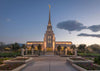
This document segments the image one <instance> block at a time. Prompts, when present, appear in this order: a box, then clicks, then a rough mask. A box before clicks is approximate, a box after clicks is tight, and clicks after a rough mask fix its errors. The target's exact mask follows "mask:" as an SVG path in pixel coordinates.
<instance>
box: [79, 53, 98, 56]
mask: <svg viewBox="0 0 100 71" xmlns="http://www.w3.org/2000/svg"><path fill="white" fill-rule="evenodd" d="M78 55H80V56H100V54H97V53H78Z"/></svg>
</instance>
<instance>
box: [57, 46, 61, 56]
mask: <svg viewBox="0 0 100 71" xmlns="http://www.w3.org/2000/svg"><path fill="white" fill-rule="evenodd" d="M57 50H58V52H59V55H60V50H61V46H60V45H59V46H58V47H57Z"/></svg>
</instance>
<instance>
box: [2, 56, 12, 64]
mask: <svg viewBox="0 0 100 71" xmlns="http://www.w3.org/2000/svg"><path fill="white" fill-rule="evenodd" d="M9 59H12V58H8V57H7V58H0V64H3V61H4V60H9Z"/></svg>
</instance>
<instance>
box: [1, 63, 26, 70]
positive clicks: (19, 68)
mask: <svg viewBox="0 0 100 71" xmlns="http://www.w3.org/2000/svg"><path fill="white" fill-rule="evenodd" d="M25 66H26V64H23V65H21V66H19V67H17V68H15V69H13V70H0V71H20V70H21V69H22V68H24V67H25Z"/></svg>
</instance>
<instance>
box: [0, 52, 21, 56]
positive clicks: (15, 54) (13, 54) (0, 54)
mask: <svg viewBox="0 0 100 71" xmlns="http://www.w3.org/2000/svg"><path fill="white" fill-rule="evenodd" d="M16 56H20V52H6V53H0V57H16Z"/></svg>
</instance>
